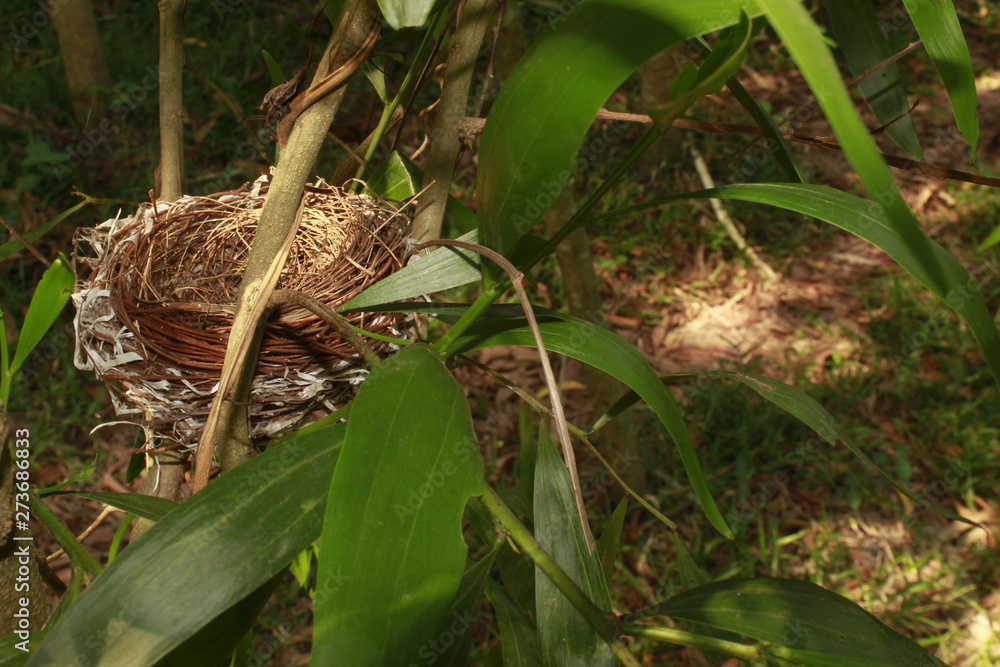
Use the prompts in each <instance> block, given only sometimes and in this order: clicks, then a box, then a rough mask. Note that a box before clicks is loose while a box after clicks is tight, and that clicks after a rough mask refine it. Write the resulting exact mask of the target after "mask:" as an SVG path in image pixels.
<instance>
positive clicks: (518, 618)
mask: <svg viewBox="0 0 1000 667" xmlns="http://www.w3.org/2000/svg"><path fill="white" fill-rule="evenodd" d="M487 591H488V593H487V595H488V597H489V600H490V602H491V603H492V604H493V609H494V611H495V612H496V617H497V625H498V626H500V645H501V646H502V647H503V664H504V667H537V666H538V665H541V664H542V647H541V646H539V644H538V630H536V629H535V626H533V625H532V624H531V621H529V620H528V618H527V617H526V616H525V615H524V613H523V612H522V611H521V610H520V609H519V608H518V606H517V605H516V604H515V603H514V600H513V599H512V598H511V597H510V594H509V593H508V592H507V591H506V590H504V588H503V587H502V586H500V584H498V583H496V582H493V581H490V582H489V584H488V588H487Z"/></svg>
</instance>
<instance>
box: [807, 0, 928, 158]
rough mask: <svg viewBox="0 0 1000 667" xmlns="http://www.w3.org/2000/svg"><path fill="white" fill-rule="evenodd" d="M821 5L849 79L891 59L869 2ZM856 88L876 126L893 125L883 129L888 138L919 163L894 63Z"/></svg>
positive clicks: (828, 0)
mask: <svg viewBox="0 0 1000 667" xmlns="http://www.w3.org/2000/svg"><path fill="white" fill-rule="evenodd" d="M823 5H824V6H825V7H826V13H827V16H829V17H830V28H831V29H832V30H833V35H834V37H836V38H837V43H838V44H839V45H840V49H841V51H843V53H844V58H845V60H846V61H847V69H848V70H849V71H850V73H851V76H852V77H858V76H860V75H861V74H862V73H863V72H865V71H867V70H869V69H871V68H872V67H875V66H876V65H878V64H879V63H881V62H884V61H886V60H888V59H889V58H891V57H892V56H893V52H892V48H891V47H890V46H889V42H888V41H886V38H885V35H883V34H882V28H880V27H879V19H878V16H877V15H876V14H875V9H874V7H872V3H871V0H823ZM858 87H859V88H860V89H861V92H862V93H863V94H864V96H865V99H866V100H868V106H869V107H871V110H872V111H873V112H874V113H875V117H876V118H878V119H879V122H881V123H882V124H883V125H885V124H887V123H890V122H891V123H892V124H891V125H889V127H888V128H886V132H887V133H888V134H889V136H890V137H892V138H893V139H894V140H895V142H896V143H897V144H899V145H900V147H902V149H903V150H905V151H906V152H907V153H909V154H910V155H912V156H913V157H914V158H916V159H917V160H922V159H923V149H922V148H921V147H920V138H919V137H918V136H917V129H916V127H914V125H913V117H912V116H910V114H909V111H910V105H909V102H908V101H907V99H906V92H905V91H904V90H903V83H902V81H900V79H899V67H898V66H897V65H896V63H891V64H889V65H886V66H885V67H882V68H880V69H879V70H878V71H877V72H874V73H872V74H871V75H870V76H868V77H867V78H866V79H864V80H863V81H862V82H861V83H860V84H858ZM893 121H895V122H893Z"/></svg>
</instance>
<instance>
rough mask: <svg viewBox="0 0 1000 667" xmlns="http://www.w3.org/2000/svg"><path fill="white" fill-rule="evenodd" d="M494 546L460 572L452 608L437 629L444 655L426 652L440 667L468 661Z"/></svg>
mask: <svg viewBox="0 0 1000 667" xmlns="http://www.w3.org/2000/svg"><path fill="white" fill-rule="evenodd" d="M496 553H497V551H496V549H494V550H493V551H490V552H489V553H488V554H486V555H485V556H483V557H482V558H480V559H479V560H478V561H476V562H475V563H473V564H472V565H471V566H470V567H469V568H468V569H467V570H466V571H465V574H463V575H462V583H461V584H460V585H459V587H458V592H457V593H456V594H455V599H454V600H452V601H451V607H449V608H448V613H447V614H446V615H445V619H444V622H443V623H442V624H441V626H440V627H439V628H438V635H437V636H438V637H440V638H441V639H440V646H441V647H442V648H443V649H444V651H443V654H442V655H440V656H438V655H434V654H436V653H437V651H431V652H430V653H429V654H428V657H427V659H428V661H429V660H430V655H434V658H435V660H434V663H433V664H435V665H439V666H440V667H465V666H466V665H468V664H469V649H470V648H471V646H472V640H473V639H474V635H475V632H473V626H474V625H475V623H476V619H477V618H478V617H479V608H480V603H481V601H482V599H483V589H484V588H485V587H486V582H487V580H488V579H489V576H490V570H492V569H493V561H494V559H495V558H496Z"/></svg>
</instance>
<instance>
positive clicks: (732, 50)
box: [649, 13, 753, 131]
mask: <svg viewBox="0 0 1000 667" xmlns="http://www.w3.org/2000/svg"><path fill="white" fill-rule="evenodd" d="M752 36H753V24H752V22H751V21H750V17H749V16H747V14H745V13H741V14H740V22H739V23H738V24H737V25H734V26H732V27H731V28H727V29H726V30H724V31H723V33H722V34H721V35H720V36H719V38H718V39H717V40H716V41H715V44H714V45H713V48H712V51H711V53H709V55H708V58H707V59H706V60H705V64H704V65H702V66H701V67H700V68H697V67H694V65H693V64H690V63H689V65H688V66H686V68H685V69H682V70H681V71H680V72H679V73H678V74H677V76H676V77H675V78H674V82H673V85H671V87H670V101H669V102H667V103H666V104H665V105H663V106H659V107H650V108H649V115H650V116H652V118H653V120H654V121H656V123H657V125H658V126H659V127H660V130H661V131H666V130H667V129H668V128H669V127H670V125H671V124H673V122H674V121H675V120H677V119H678V118H680V116H681V114H682V113H684V112H685V111H686V110H687V109H688V108H689V107H690V106H691V105H692V104H694V103H695V102H696V101H698V99H700V98H701V97H703V96H705V95H711V94H712V93H716V92H718V91H719V90H721V89H722V87H723V86H724V85H725V84H726V81H727V80H729V79H730V78H731V77H732V75H733V74H734V73H735V72H736V70H737V69H738V68H739V66H740V64H741V63H742V62H743V58H744V56H745V55H746V50H747V46H748V45H749V44H750V37H752Z"/></svg>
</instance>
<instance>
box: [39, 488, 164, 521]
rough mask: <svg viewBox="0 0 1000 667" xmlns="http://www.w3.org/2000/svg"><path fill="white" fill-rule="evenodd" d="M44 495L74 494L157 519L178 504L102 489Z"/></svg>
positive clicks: (145, 517) (137, 494)
mask: <svg viewBox="0 0 1000 667" xmlns="http://www.w3.org/2000/svg"><path fill="white" fill-rule="evenodd" d="M46 495H54V496H62V495H66V496H76V497H78V498H87V499H88V500H96V501H97V502H99V503H104V504H105V505H107V506H108V507H113V508H115V509H118V510H122V511H123V512H130V513H132V514H135V515H136V516H140V517H142V518H143V519H149V520H150V521H159V520H160V519H162V518H163V517H165V516H166V515H167V514H169V513H170V512H171V511H172V510H173V509H174V508H176V507H177V506H178V504H177V503H175V502H174V501H172V500H167V499H166V498H157V497H155V496H145V495H143V494H141V493H106V492H103V491H55V492H52V493H50V494H46Z"/></svg>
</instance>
